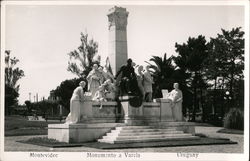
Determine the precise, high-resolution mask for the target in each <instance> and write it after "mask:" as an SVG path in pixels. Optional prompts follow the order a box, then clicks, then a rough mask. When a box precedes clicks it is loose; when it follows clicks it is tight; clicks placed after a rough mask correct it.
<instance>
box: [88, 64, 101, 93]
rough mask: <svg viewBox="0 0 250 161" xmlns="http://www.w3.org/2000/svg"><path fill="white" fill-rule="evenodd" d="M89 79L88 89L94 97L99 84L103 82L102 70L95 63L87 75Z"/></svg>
mask: <svg viewBox="0 0 250 161" xmlns="http://www.w3.org/2000/svg"><path fill="white" fill-rule="evenodd" d="M87 80H88V91H90V92H91V96H92V98H93V97H94V95H95V93H96V91H97V90H98V88H99V86H100V85H101V83H102V81H103V80H102V76H101V74H100V72H99V71H98V65H97V64H94V65H93V69H92V70H91V71H90V72H89V75H88V76H87Z"/></svg>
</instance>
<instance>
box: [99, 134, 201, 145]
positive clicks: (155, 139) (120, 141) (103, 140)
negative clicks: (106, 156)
mask: <svg viewBox="0 0 250 161" xmlns="http://www.w3.org/2000/svg"><path fill="white" fill-rule="evenodd" d="M197 139H200V138H199V137H197V136H189V137H187V136H182V137H181V136H172V137H166V138H144V139H126V140H114V139H99V140H98V142H102V143H110V144H115V143H138V142H140V143H145V142H158V141H170V140H171V141H174V140H176V141H182V140H183V141H184V140H197Z"/></svg>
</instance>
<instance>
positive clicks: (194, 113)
mask: <svg viewBox="0 0 250 161" xmlns="http://www.w3.org/2000/svg"><path fill="white" fill-rule="evenodd" d="M196 75H197V74H196V73H195V79H196ZM196 81H197V80H195V81H194V108H193V112H192V121H195V116H196V110H197V105H198V102H197V82H196Z"/></svg>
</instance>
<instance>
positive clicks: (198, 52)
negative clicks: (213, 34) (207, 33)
mask: <svg viewBox="0 0 250 161" xmlns="http://www.w3.org/2000/svg"><path fill="white" fill-rule="evenodd" d="M175 47H176V52H177V53H178V54H179V55H178V56H176V57H174V58H173V59H174V62H175V64H176V66H177V67H179V68H180V70H181V71H183V72H185V73H187V75H189V76H190V77H189V78H187V80H186V83H187V84H188V85H189V86H190V87H191V88H192V91H193V103H194V107H193V110H192V120H193V121H195V116H196V111H197V109H198V106H199V101H198V97H197V96H198V92H199V95H202V89H205V88H206V84H205V82H204V79H203V69H204V68H203V66H204V60H205V59H206V58H207V55H208V49H207V42H206V39H205V37H204V36H202V35H199V36H198V37H197V38H191V37H189V38H188V41H187V43H183V44H178V43H176V44H175ZM201 98H202V96H200V101H202V100H201ZM201 104H202V102H201Z"/></svg>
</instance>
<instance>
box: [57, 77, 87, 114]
mask: <svg viewBox="0 0 250 161" xmlns="http://www.w3.org/2000/svg"><path fill="white" fill-rule="evenodd" d="M80 81H85V82H86V80H84V79H83V78H74V79H70V80H65V81H63V82H61V84H60V86H58V87H57V88H56V89H55V96H58V97H59V98H60V100H59V102H58V103H59V104H61V105H63V106H64V107H65V108H66V109H68V110H69V109H70V98H71V96H72V93H73V91H74V89H75V88H76V87H78V86H79V83H80ZM86 87H87V86H86ZM85 91H86V89H85Z"/></svg>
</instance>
